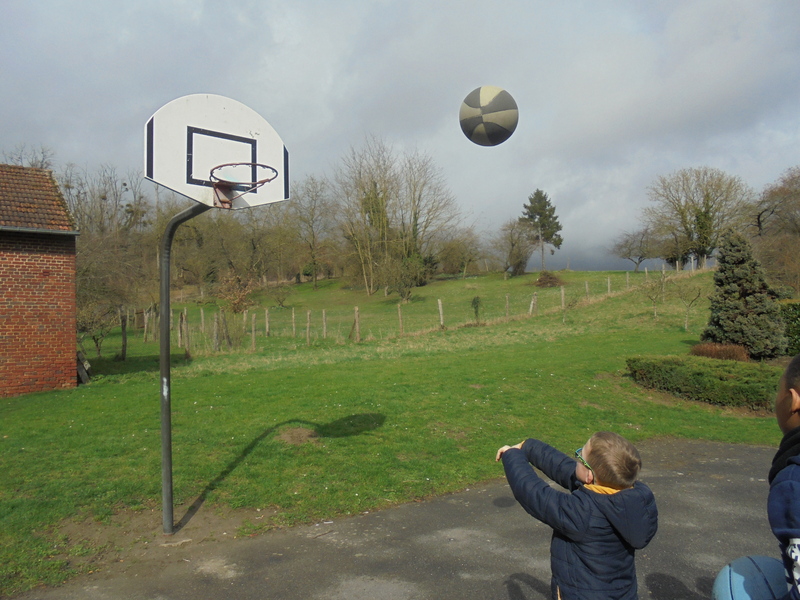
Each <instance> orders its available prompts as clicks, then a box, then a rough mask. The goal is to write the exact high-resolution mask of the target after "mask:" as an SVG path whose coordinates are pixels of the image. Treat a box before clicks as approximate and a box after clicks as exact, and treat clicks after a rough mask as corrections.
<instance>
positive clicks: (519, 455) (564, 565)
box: [503, 439, 658, 600]
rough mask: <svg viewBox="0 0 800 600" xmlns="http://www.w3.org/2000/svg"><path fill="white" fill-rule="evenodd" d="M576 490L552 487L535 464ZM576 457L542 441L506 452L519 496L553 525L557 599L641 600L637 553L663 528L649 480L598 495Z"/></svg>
mask: <svg viewBox="0 0 800 600" xmlns="http://www.w3.org/2000/svg"><path fill="white" fill-rule="evenodd" d="M528 463H530V464H532V465H533V466H535V467H536V468H538V469H540V470H541V471H543V472H544V474H545V475H547V476H548V477H549V478H550V479H552V480H553V481H555V482H556V483H558V484H559V485H561V486H562V487H564V488H566V489H568V490H570V491H571V492H572V493H570V494H565V493H564V492H561V491H558V490H556V489H553V488H552V487H550V485H549V484H548V483H546V482H545V481H544V480H542V479H541V478H540V477H539V476H538V475H537V474H536V472H535V471H534V470H533V469H532V468H531V467H530V464H528ZM575 465H576V462H575V460H573V459H572V458H571V457H569V456H567V455H566V454H563V453H562V452H559V451H558V450H556V449H555V448H553V447H552V446H549V445H547V444H545V443H544V442H540V441H539V440H533V439H529V440H526V441H525V443H524V444H523V446H522V450H518V449H516V448H511V449H510V450H507V451H506V452H505V453H503V467H504V468H505V471H506V478H507V479H508V483H509V485H510V486H511V490H512V492H513V493H514V497H515V498H516V499H517V501H518V502H519V503H520V504H521V505H522V507H523V508H524V509H525V510H526V511H527V512H528V513H529V514H530V515H531V516H532V517H534V518H536V519H538V520H539V521H542V522H543V523H545V524H547V525H549V526H550V527H552V528H553V538H552V540H551V542H550V568H551V571H552V580H551V588H552V593H553V598H556V597H557V596H556V590H557V589H559V590H560V591H561V598H562V600H578V599H581V600H583V599H596V600H616V599H620V600H623V599H624V600H634V599H636V598H638V592H637V583H636V566H635V564H634V551H635V550H637V549H640V548H644V547H645V546H646V545H647V544H648V543H649V542H650V540H651V539H653V536H654V535H655V533H656V530H657V529H658V510H657V509H656V500H655V497H654V496H653V493H652V492H651V491H650V488H648V487H647V486H646V485H645V484H643V483H641V482H638V481H637V482H636V484H635V485H634V487H632V488H630V489H627V490H622V491H620V492H617V493H616V494H610V495H605V494H598V493H596V492H593V491H591V490H589V489H587V488H585V487H584V486H583V484H581V483H580V481H578V479H577V477H576V476H575Z"/></svg>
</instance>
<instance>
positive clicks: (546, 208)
mask: <svg viewBox="0 0 800 600" xmlns="http://www.w3.org/2000/svg"><path fill="white" fill-rule="evenodd" d="M520 221H522V222H524V223H526V224H527V225H528V226H529V227H530V234H531V236H532V239H533V241H534V242H535V243H536V244H537V245H538V246H539V249H540V250H541V253H542V271H545V270H546V269H545V266H544V249H545V246H546V245H550V246H553V247H554V248H556V249H557V248H561V244H562V243H564V239H563V238H562V237H561V235H559V232H560V231H561V223H559V222H558V217H557V216H556V207H555V206H553V205H552V204H551V203H550V198H549V197H548V195H547V194H545V193H544V192H543V191H542V190H539V189H537V190H536V191H535V192H533V194H531V195H530V196H528V202H527V204H523V206H522V217H520ZM554 252H555V250H550V254H553V253H554Z"/></svg>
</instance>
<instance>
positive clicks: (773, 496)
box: [767, 428, 800, 600]
mask: <svg viewBox="0 0 800 600" xmlns="http://www.w3.org/2000/svg"><path fill="white" fill-rule="evenodd" d="M769 482H770V486H769V498H768V500H767V514H768V516H769V525H770V527H771V528H772V533H773V534H774V535H775V537H776V538H777V540H778V545H779V546H780V549H781V559H782V560H783V566H784V568H785V569H786V583H787V584H788V586H789V587H788V589H789V593H788V594H787V595H786V596H784V598H785V599H791V600H800V428H798V429H795V430H793V431H790V432H789V433H787V434H786V435H785V436H784V438H783V440H782V442H781V445H780V447H779V448H778V452H777V454H776V455H775V459H774V461H773V466H772V470H771V471H770V474H769Z"/></svg>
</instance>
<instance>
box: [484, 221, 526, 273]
mask: <svg viewBox="0 0 800 600" xmlns="http://www.w3.org/2000/svg"><path fill="white" fill-rule="evenodd" d="M534 240H535V236H534V234H533V233H532V232H531V225H530V223H529V222H528V221H527V220H526V219H511V220H510V221H507V222H506V223H505V224H504V225H503V226H502V227H501V228H500V231H499V232H498V234H497V235H496V236H495V237H494V238H493V239H492V241H491V248H492V250H493V251H494V253H495V255H496V256H497V258H498V259H499V260H500V262H501V264H502V266H503V272H510V273H511V276H512V277H516V276H517V275H524V274H525V267H526V266H527V265H528V260H530V258H531V254H533V251H534V249H535V247H536V246H535V241H534Z"/></svg>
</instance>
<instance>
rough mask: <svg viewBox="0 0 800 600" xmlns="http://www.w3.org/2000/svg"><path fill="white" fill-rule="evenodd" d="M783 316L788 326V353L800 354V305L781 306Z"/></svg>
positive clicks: (791, 354)
mask: <svg viewBox="0 0 800 600" xmlns="http://www.w3.org/2000/svg"><path fill="white" fill-rule="evenodd" d="M781 316H782V317H783V323H784V325H785V326H786V341H787V342H788V348H787V353H788V354H789V355H790V356H795V355H796V354H800V303H796V302H794V303H791V304H788V303H787V304H781Z"/></svg>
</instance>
